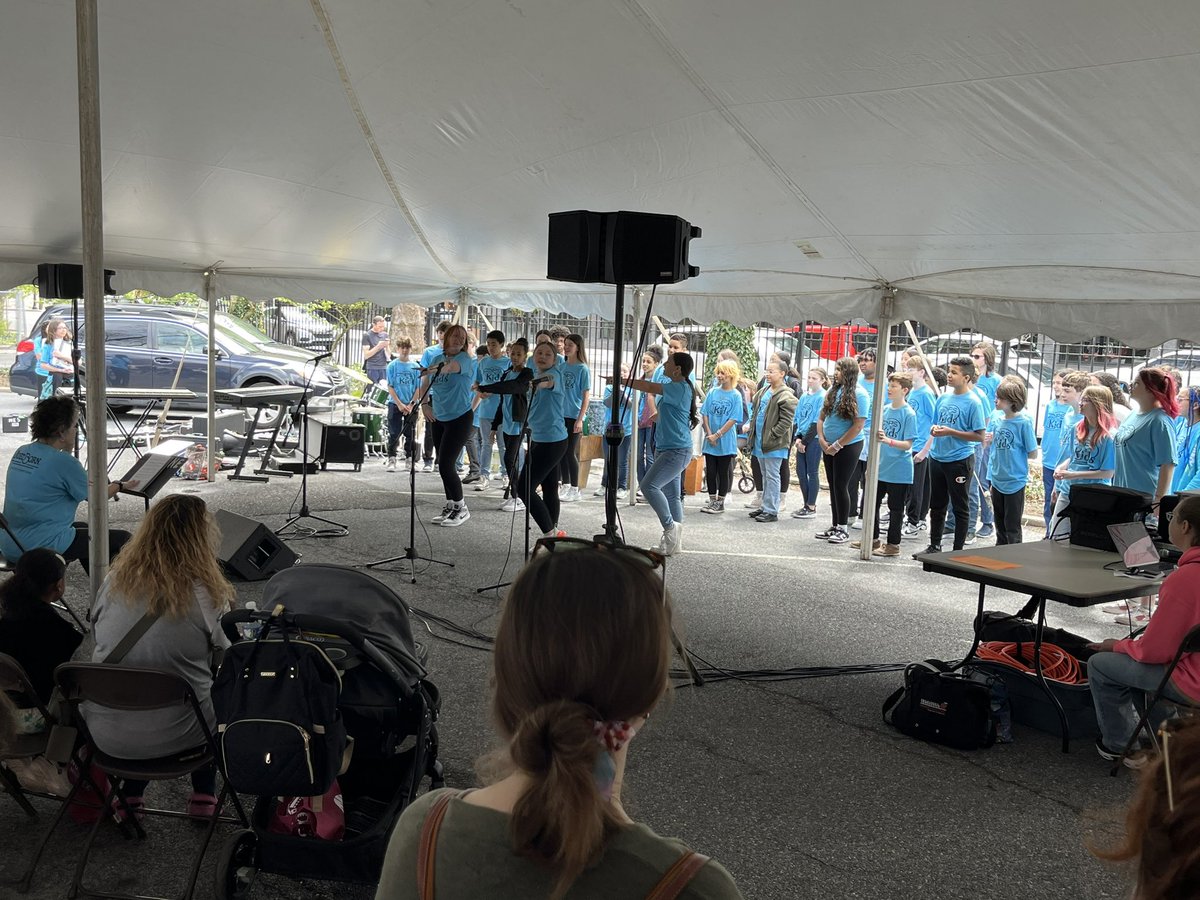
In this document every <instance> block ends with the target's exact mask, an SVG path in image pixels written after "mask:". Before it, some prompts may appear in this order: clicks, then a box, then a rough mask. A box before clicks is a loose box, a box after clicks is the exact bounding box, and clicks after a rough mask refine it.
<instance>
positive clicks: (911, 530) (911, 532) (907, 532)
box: [900, 522, 921, 538]
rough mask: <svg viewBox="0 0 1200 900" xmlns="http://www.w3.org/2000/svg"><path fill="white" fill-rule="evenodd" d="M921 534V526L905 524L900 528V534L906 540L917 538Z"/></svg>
mask: <svg viewBox="0 0 1200 900" xmlns="http://www.w3.org/2000/svg"><path fill="white" fill-rule="evenodd" d="M920 533H921V526H920V525H913V524H912V523H911V522H905V523H904V524H903V525H902V526H901V527H900V534H901V535H903V536H904V537H906V538H911V537H916V536H917V535H918V534H920Z"/></svg>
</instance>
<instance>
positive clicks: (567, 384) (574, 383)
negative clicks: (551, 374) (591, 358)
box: [560, 363, 592, 419]
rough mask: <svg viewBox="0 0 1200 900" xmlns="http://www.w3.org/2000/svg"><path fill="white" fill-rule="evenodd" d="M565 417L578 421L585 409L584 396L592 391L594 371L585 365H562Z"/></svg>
mask: <svg viewBox="0 0 1200 900" xmlns="http://www.w3.org/2000/svg"><path fill="white" fill-rule="evenodd" d="M560 368H561V369H562V372H563V415H564V416H566V417H567V418H568V419H578V418H579V412H580V410H582V409H583V395H584V394H586V393H587V392H588V391H590V390H591V389H592V370H591V369H589V368H588V367H587V365H585V364H584V363H562V364H561V365H560Z"/></svg>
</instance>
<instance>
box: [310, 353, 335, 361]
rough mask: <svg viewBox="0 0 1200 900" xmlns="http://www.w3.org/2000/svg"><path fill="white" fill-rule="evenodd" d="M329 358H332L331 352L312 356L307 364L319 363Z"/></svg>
mask: <svg viewBox="0 0 1200 900" xmlns="http://www.w3.org/2000/svg"><path fill="white" fill-rule="evenodd" d="M331 356H333V351H332V350H330V351H329V352H328V353H322V354H321V355H320V356H314V357H313V358H312V359H310V360H309V362H320V361H321V360H323V359H329V357H331Z"/></svg>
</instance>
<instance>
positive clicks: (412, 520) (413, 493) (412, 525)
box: [364, 363, 454, 584]
mask: <svg viewBox="0 0 1200 900" xmlns="http://www.w3.org/2000/svg"><path fill="white" fill-rule="evenodd" d="M441 368H442V364H441V363H439V364H438V365H437V366H435V367H434V371H433V377H432V378H430V379H429V384H428V385H427V386H426V388H425V390H424V391H423V392H419V393H418V394H417V395H416V396H415V397H414V398H413V409H420V408H421V405H422V404H423V403H424V402H425V398H426V397H427V396H429V392H430V391H431V390H433V380H434V378H436V377H437V373H438V372H440V371H441ZM427 371H428V370H427ZM429 424H430V423H428V422H426V423H425V427H427V428H428V427H429ZM415 430H416V429H415V428H414V432H415ZM416 547H417V466H416V460H415V459H411V458H410V459H409V461H408V546H407V547H405V548H404V552H403V553H402V554H400V555H399V556H389V557H388V558H387V559H377V560H375V561H374V562H369V563H366V564H365V566H364V568H367V569H374V568H376V567H378V566H387V565H391V564H392V563H395V562H400V561H401V560H406V561H407V562H408V563H409V583H410V584H416V583H417V565H416V561H417V560H418V559H419V560H421V561H423V562H427V563H436V564H437V565H439V566H445V567H446V568H448V569H453V568H454V563H452V562H446V561H445V560H441V559H434V558H433V557H432V556H421V555H420V554H418V553H417V549H416ZM388 571H395V570H394V569H392V570H388Z"/></svg>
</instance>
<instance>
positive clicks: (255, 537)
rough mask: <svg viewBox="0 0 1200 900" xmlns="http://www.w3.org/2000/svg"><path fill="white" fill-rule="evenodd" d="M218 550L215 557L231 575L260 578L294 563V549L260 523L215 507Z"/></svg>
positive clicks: (252, 578) (251, 579)
mask: <svg viewBox="0 0 1200 900" xmlns="http://www.w3.org/2000/svg"><path fill="white" fill-rule="evenodd" d="M216 518H217V527H218V528H219V529H220V530H221V549H220V550H219V551H218V553H217V558H218V559H220V560H221V565H223V566H224V567H225V571H226V572H227V573H229V575H230V576H231V577H234V578H240V579H241V580H242V581H263V580H264V579H267V578H270V577H271V576H272V575H274V574H275V573H276V572H279V571H281V570H282V569H286V568H289V567H290V566H294V565H295V564H296V560H297V558H298V557H297V556H296V553H295V551H294V550H292V548H291V547H289V546H288V545H287V544H285V543H284V542H283V541H281V540H280V539H279V537H278V536H277V535H276V534H275V532H273V531H271V529H269V528H267V526H266V525H264V524H263V523H262V522H257V521H255V520H254V519H247V518H246V517H245V516H239V515H237V514H236V513H231V512H229V511H228V510H225V509H218V510H217V516H216Z"/></svg>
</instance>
